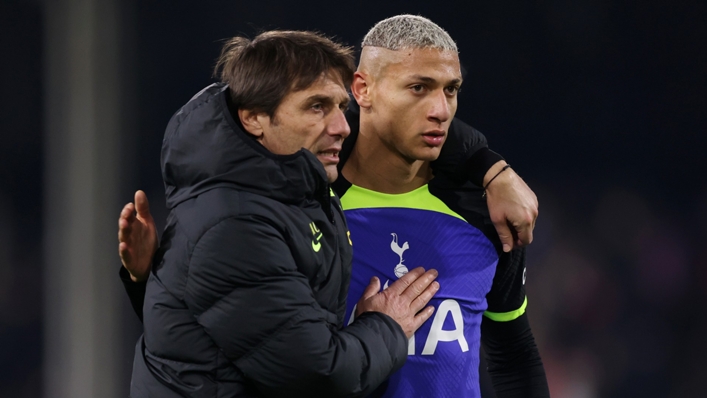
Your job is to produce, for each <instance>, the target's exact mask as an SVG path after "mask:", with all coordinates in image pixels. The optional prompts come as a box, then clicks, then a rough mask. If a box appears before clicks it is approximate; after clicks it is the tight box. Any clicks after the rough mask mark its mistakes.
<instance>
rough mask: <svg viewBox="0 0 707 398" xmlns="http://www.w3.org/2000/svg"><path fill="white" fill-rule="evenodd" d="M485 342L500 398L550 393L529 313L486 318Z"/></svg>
mask: <svg viewBox="0 0 707 398" xmlns="http://www.w3.org/2000/svg"><path fill="white" fill-rule="evenodd" d="M481 343H482V344H483V347H484V352H485V355H486V362H487V363H488V372H489V375H490V376H491V383H492V384H493V388H494V391H495V392H496V397H497V398H546V397H549V396H550V391H549V389H548V386H547V378H546V377H545V368H544V367H543V363H542V360H541V359H540V354H539V352H538V348H537V346H536V345H535V339H534V338H533V333H532V331H531V330H530V323H529V322H528V315H527V314H523V315H521V316H520V317H518V318H516V319H514V320H512V321H508V322H496V321H493V320H491V319H490V318H486V317H484V319H483V320H482V321H481Z"/></svg>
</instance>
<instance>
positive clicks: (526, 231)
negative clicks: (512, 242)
mask: <svg viewBox="0 0 707 398" xmlns="http://www.w3.org/2000/svg"><path fill="white" fill-rule="evenodd" d="M516 233H517V234H518V239H517V240H516V245H517V246H518V247H523V246H526V245H529V244H530V243H531V242H532V241H533V228H532V226H530V225H528V226H526V227H525V228H517V229H516Z"/></svg>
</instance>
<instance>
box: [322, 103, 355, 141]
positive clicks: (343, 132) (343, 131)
mask: <svg viewBox="0 0 707 398" xmlns="http://www.w3.org/2000/svg"><path fill="white" fill-rule="evenodd" d="M327 134H329V135H331V136H340V137H341V139H342V140H343V139H344V138H346V137H348V136H349V134H351V128H350V127H349V122H347V121H346V116H344V112H343V111H342V110H341V109H339V108H336V109H335V110H334V111H333V112H332V114H331V118H330V119H329V125H328V126H327Z"/></svg>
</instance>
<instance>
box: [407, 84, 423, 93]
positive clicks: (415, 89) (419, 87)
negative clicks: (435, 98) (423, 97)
mask: <svg viewBox="0 0 707 398" xmlns="http://www.w3.org/2000/svg"><path fill="white" fill-rule="evenodd" d="M424 89H425V86H423V85H422V84H415V85H414V86H410V90H412V91H413V92H414V93H421V92H422V90H424Z"/></svg>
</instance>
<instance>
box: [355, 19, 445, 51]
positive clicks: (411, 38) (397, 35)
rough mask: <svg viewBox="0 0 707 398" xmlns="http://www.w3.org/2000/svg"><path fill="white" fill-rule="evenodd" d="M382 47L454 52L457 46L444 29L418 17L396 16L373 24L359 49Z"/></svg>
mask: <svg viewBox="0 0 707 398" xmlns="http://www.w3.org/2000/svg"><path fill="white" fill-rule="evenodd" d="M366 46H372V47H382V48H385V49H388V50H394V51H397V50H402V49H407V48H435V49H439V50H450V51H456V52H459V50H457V44H456V43H455V42H454V40H452V38H451V37H450V36H449V33H447V32H446V31H445V30H444V29H442V28H441V27H440V26H439V25H437V24H436V23H434V22H432V21H430V20H429V19H427V18H425V17H421V16H419V15H409V14H403V15H396V16H394V17H390V18H387V19H384V20H382V21H380V22H378V23H377V24H375V25H374V26H373V27H372V28H371V30H369V31H368V33H367V34H366V36H365V37H364V38H363V42H362V43H361V47H362V48H363V47H366Z"/></svg>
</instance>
